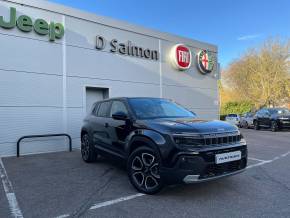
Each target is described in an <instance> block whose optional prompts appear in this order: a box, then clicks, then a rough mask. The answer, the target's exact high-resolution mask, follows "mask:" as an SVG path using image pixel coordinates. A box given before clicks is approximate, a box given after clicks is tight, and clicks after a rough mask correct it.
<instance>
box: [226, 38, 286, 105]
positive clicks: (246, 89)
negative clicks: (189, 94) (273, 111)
mask: <svg viewBox="0 0 290 218" xmlns="http://www.w3.org/2000/svg"><path fill="white" fill-rule="evenodd" d="M222 79H223V83H225V86H226V87H227V89H228V91H229V92H233V93H234V97H235V99H234V100H235V101H246V102H251V103H253V104H254V106H255V108H260V107H263V106H278V105H280V104H283V103H286V102H290V40H288V41H287V42H281V41H280V40H268V41H266V42H265V43H264V44H263V45H262V46H261V47H260V48H258V49H251V50H248V51H247V53H246V54H245V55H243V56H242V57H241V58H240V59H238V60H236V61H234V62H232V63H231V64H230V66H229V67H228V69H226V72H225V73H224V74H223V78H222Z"/></svg>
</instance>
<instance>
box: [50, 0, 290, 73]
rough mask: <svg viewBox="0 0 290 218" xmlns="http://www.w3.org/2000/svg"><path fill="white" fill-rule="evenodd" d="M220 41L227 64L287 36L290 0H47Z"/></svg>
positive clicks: (222, 60) (289, 36)
mask: <svg viewBox="0 0 290 218" xmlns="http://www.w3.org/2000/svg"><path fill="white" fill-rule="evenodd" d="M49 1H51V2H56V3H60V4H63V5H66V6H70V7H73V8H77V9H80V10H84V11H87V12H90V13H95V14H97V15H102V16H107V17H111V18H114V19H118V20H123V21H127V22H129V23H132V24H137V25H141V26H143V27H147V28H151V29H155V30H159V31H162V32H168V33H173V34H176V35H180V36H184V37H188V38H192V39H196V40H200V41H204V42H208V43H211V44H215V45H217V46H218V50H219V62H220V63H221V66H222V68H226V67H227V66H228V65H229V64H230V63H231V61H233V60H235V59H237V58H239V57H240V56H241V55H243V54H244V53H245V52H246V51H247V49H249V48H253V47H257V46H260V45H261V44H262V43H263V42H264V41H265V40H267V39H268V38H276V37H279V38H280V39H282V40H285V39H290V0H207V1H197V0H183V1H182V0H49Z"/></svg>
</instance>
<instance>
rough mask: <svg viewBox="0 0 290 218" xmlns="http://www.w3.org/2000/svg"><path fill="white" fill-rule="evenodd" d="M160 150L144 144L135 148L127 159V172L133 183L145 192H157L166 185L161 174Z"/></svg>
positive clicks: (140, 190)
mask: <svg viewBox="0 0 290 218" xmlns="http://www.w3.org/2000/svg"><path fill="white" fill-rule="evenodd" d="M160 166H161V158H160V155H159V152H158V151H156V150H154V149H152V148H149V147H145V146H142V147H140V148H137V149H136V150H134V151H133V152H132V153H131V154H130V156H129V158H128V161H127V172H128V176H129V180H130V182H131V184H132V185H133V186H134V187H135V188H136V189H137V190H138V191H139V192H142V193H145V194H155V193H157V192H159V191H161V189H162V188H163V187H164V183H163V181H162V178H161V175H160Z"/></svg>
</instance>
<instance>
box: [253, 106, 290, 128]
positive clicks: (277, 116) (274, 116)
mask: <svg viewBox="0 0 290 218" xmlns="http://www.w3.org/2000/svg"><path fill="white" fill-rule="evenodd" d="M253 123H254V128H255V129H256V130H258V129H260V127H265V128H271V130H272V131H273V132H275V131H278V130H280V129H283V128H290V110H289V109H287V108H263V109H261V110H259V111H257V113H256V114H255V116H254V120H253Z"/></svg>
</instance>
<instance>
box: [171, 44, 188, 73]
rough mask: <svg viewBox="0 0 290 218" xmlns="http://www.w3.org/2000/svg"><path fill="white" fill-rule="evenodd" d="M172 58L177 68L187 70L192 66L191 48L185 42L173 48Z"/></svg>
mask: <svg viewBox="0 0 290 218" xmlns="http://www.w3.org/2000/svg"><path fill="white" fill-rule="evenodd" d="M170 59H171V62H172V64H173V66H174V67H175V68H176V69H178V70H187V69H188V68H190V66H191V52H190V49H189V48H188V47H186V46H185V45H183V44H177V45H175V46H174V47H173V48H172V49H171V52H170Z"/></svg>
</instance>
